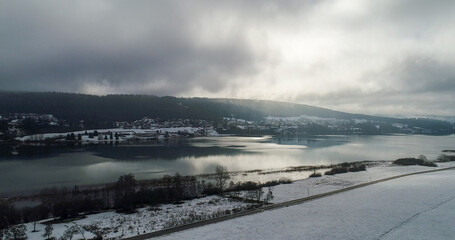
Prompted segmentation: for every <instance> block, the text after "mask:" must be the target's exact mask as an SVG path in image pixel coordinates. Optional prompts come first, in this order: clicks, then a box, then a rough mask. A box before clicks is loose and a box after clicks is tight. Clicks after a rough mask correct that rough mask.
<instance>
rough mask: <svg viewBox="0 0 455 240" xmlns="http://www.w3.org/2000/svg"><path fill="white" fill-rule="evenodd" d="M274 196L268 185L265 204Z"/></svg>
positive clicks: (271, 188)
mask: <svg viewBox="0 0 455 240" xmlns="http://www.w3.org/2000/svg"><path fill="white" fill-rule="evenodd" d="M273 198H274V196H273V187H269V189H268V192H267V194H266V195H265V199H264V202H265V204H269V203H270V201H272V200H273Z"/></svg>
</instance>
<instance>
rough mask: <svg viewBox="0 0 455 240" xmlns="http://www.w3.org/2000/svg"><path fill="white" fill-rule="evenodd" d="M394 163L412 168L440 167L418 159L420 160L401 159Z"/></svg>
mask: <svg viewBox="0 0 455 240" xmlns="http://www.w3.org/2000/svg"><path fill="white" fill-rule="evenodd" d="M393 163H394V164H396V165H401V166H412V165H419V166H427V167H437V166H438V165H436V164H435V163H434V162H430V161H425V160H423V159H418V158H399V159H397V160H395V161H393Z"/></svg>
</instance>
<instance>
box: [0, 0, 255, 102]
mask: <svg viewBox="0 0 455 240" xmlns="http://www.w3.org/2000/svg"><path fill="white" fill-rule="evenodd" d="M136 3H137V4H131V3H129V2H124V1H93V2H92V1H86V2H80V1H68V2H62V1H51V2H49V1H47V2H37V1H29V2H27V1H8V2H6V3H4V4H2V8H1V9H3V10H0V11H1V12H0V29H1V31H2V35H1V44H2V48H1V50H0V53H1V57H0V63H1V65H2V66H3V68H2V70H1V73H0V74H1V82H0V87H1V88H2V89H11V90H62V91H84V89H83V88H82V87H83V86H84V84H97V83H108V85H109V86H110V87H112V88H116V87H124V88H126V89H127V91H132V92H147V91H155V92H152V93H154V94H180V93H182V92H184V91H185V90H188V89H190V88H193V87H194V86H198V87H200V88H203V89H205V90H207V91H213V92H216V91H219V89H223V88H224V86H225V84H226V83H227V80H228V79H229V78H232V77H235V76H236V75H237V74H242V75H245V74H251V73H254V71H256V70H255V64H256V61H258V60H257V59H255V58H256V56H255V54H256V53H254V52H253V51H252V50H251V49H250V46H249V43H248V42H247V41H246V39H245V36H244V33H243V32H241V31H238V29H236V28H237V27H238V26H233V29H226V30H225V31H228V32H229V31H230V33H229V34H228V35H227V36H220V37H219V39H217V38H216V36H212V35H211V33H210V32H209V33H201V31H211V30H212V29H203V28H204V26H203V25H204V23H202V24H201V23H200V22H201V21H205V19H204V18H202V17H201V16H200V15H201V14H205V13H206V11H210V10H211V9H210V8H211V6H210V5H209V4H207V6H205V5H199V6H197V5H196V4H190V3H184V2H180V3H175V2H171V1H153V2H151V1H143V2H136ZM221 14H222V13H221ZM221 27H222V26H221ZM201 34H207V35H208V36H207V38H213V39H207V40H204V39H199V38H198V36H199V35H201ZM204 41H208V42H209V43H205V42H204ZM157 82H159V83H158V84H160V86H159V87H157V88H154V84H155V83H157ZM128 87H131V89H128ZM134 88H135V89H134Z"/></svg>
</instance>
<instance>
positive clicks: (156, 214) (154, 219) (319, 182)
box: [26, 162, 455, 239]
mask: <svg viewBox="0 0 455 240" xmlns="http://www.w3.org/2000/svg"><path fill="white" fill-rule="evenodd" d="M438 165H439V167H437V168H445V167H452V166H455V162H448V163H438ZM437 168H430V167H422V166H396V165H392V164H391V163H390V162H378V163H376V165H375V166H374V167H370V168H368V169H367V171H364V172H350V173H344V174H337V175H334V176H322V177H319V178H307V179H302V180H298V181H295V182H293V183H291V184H282V185H278V186H274V187H273V195H274V199H273V200H272V202H273V203H281V202H285V201H289V200H294V199H299V198H303V197H307V196H309V195H310V196H311V195H315V194H320V193H325V192H330V191H334V190H338V189H341V188H344V187H347V186H352V185H356V184H360V183H365V182H369V181H374V180H378V179H383V178H387V177H391V176H395V175H401V174H406V173H412V172H419V171H427V170H431V169H437ZM444 173H451V174H453V175H454V178H455V172H454V171H444ZM428 176H432V174H424V175H416V176H413V177H406V178H401V179H397V180H393V181H392V182H394V183H397V182H398V183H399V182H401V181H405V182H406V181H410V180H408V179H415V178H417V179H419V177H422V178H425V179H429V180H431V179H433V178H428ZM435 176H436V177H435V178H434V179H439V177H437V176H439V175H437V174H436V175H435ZM449 180H450V181H452V180H455V179H452V180H451V179H448V180H447V181H449ZM419 181H421V180H419ZM430 182H431V181H430ZM434 184H435V185H438V184H439V183H436V182H435V183H434ZM378 185H381V186H383V185H382V183H381V184H378ZM410 185H412V186H418V185H416V184H414V183H413V181H411V182H410ZM426 185H427V184H423V185H422V186H426ZM388 186H389V185H388ZM390 186H392V187H390ZM390 186H389V187H388V188H390V189H392V190H393V189H396V188H395V187H393V186H394V184H392V185H390ZM371 187H375V188H377V185H373V186H371ZM438 187H439V186H438ZM365 189H370V186H369V187H366V188H365ZM425 189H426V188H422V189H421V190H419V191H421V192H425V191H424V190H425ZM442 190H443V189H441V191H442ZM263 191H264V195H265V194H266V193H267V191H268V189H267V188H264V189H263ZM354 191H357V190H353V191H349V192H347V193H343V196H346V195H349V193H350V192H354ZM382 192H383V194H389V193H387V192H386V191H385V190H382ZM452 193H453V194H454V195H455V191H452ZM390 194H391V195H393V194H398V195H399V192H391V193H390ZM336 196H338V195H336ZM336 196H333V197H329V198H330V199H331V198H335V197H336ZM438 196H439V195H438ZM359 197H360V198H363V197H362V196H359ZM329 198H327V199H329ZM337 198H339V197H337ZM322 200H324V201H326V200H325V199H320V200H316V201H314V202H312V203H305V204H303V205H301V206H307V204H315V203H317V202H319V201H322ZM339 201H341V202H349V201H351V200H346V199H344V198H341V199H339ZM357 201H360V200H357ZM365 201H370V199H365ZM371 201H372V203H371V204H372V206H370V207H371V208H373V209H374V208H375V206H374V204H375V201H374V199H371ZM400 201H401V200H400ZM342 204H343V203H340V205H338V206H337V207H339V208H340V209H332V210H333V211H334V213H337V214H335V215H338V213H340V214H342V211H346V208H348V209H349V208H350V206H348V205H347V206H343V205H342ZM365 204H366V203H362V204H361V205H365ZM354 206H355V205H354ZM380 206H382V205H378V207H380ZM400 206H401V205H400ZM248 207H250V204H247V203H243V202H239V201H235V200H230V199H229V198H223V197H219V196H210V197H204V198H200V199H194V200H191V201H185V202H184V203H182V204H180V205H172V204H168V205H161V206H159V207H158V208H155V209H154V208H141V209H139V210H138V212H137V213H135V214H118V213H115V212H112V211H111V212H105V213H100V214H94V215H89V216H88V217H87V218H85V219H82V220H78V221H75V222H74V223H76V224H78V225H81V226H82V225H90V224H97V225H98V226H99V227H101V228H105V229H106V230H107V234H106V235H105V237H107V238H113V237H122V236H123V237H128V236H135V235H138V234H143V233H149V232H153V231H158V230H161V229H165V228H170V227H173V226H176V225H181V224H184V223H189V222H194V221H198V220H204V219H207V218H213V217H217V216H221V215H223V214H225V213H226V211H227V212H232V211H233V210H234V209H237V211H238V210H243V209H246V208H248ZM293 208H295V207H293ZM313 208H325V207H324V206H320V207H319V206H316V205H315V206H313ZM305 209H307V210H305V211H310V212H311V213H313V212H312V211H315V209H311V208H306V207H305ZM279 211H282V210H275V211H272V212H275V213H278V216H280V217H282V218H283V219H281V221H282V222H281V224H282V225H283V226H281V225H280V226H281V227H282V228H284V229H287V222H288V221H287V220H286V219H284V217H285V216H286V214H287V213H286V214H284V213H283V214H284V215H283V214H282V213H281V212H279ZM299 211H300V210H299ZM302 211H303V210H302ZM321 211H322V212H324V211H328V210H323V209H321ZM375 211H376V210H375ZM366 212H367V213H368V212H369V210H366ZM264 214H265V213H264ZM324 214H329V212H324ZM359 214H360V213H359ZM259 215H262V213H261V214H259ZM316 215H317V216H319V214H316ZM454 215H455V214H454ZM254 216H256V215H254ZM302 216H311V218H308V217H302ZM317 216H315V215H314V213H313V214H310V215H308V214H306V213H305V214H302V215H300V217H302V218H304V219H307V220H308V219H311V222H313V220H314V219H317ZM251 217H253V216H249V217H248V218H251ZM325 217H326V218H324V219H319V220H320V221H322V222H321V224H322V225H323V226H324V225H327V224H328V225H329V226H332V225H331V223H330V222H327V221H328V217H327V216H325ZM339 217H341V216H339ZM347 217H349V215H348V216H347ZM242 219H243V218H242ZM261 219H262V218H260V219H255V220H254V221H258V222H259V223H260V224H265V225H263V227H271V226H268V225H266V224H269V223H265V222H264V223H263V222H261V221H260V220H261ZM266 219H268V218H267V217H265V218H264V220H266ZM290 219H291V220H292V217H291V218H290ZM354 220H356V219H354ZM236 221H240V220H231V221H229V222H234V223H236ZM254 221H253V220H251V222H254ZM267 221H268V220H267ZM292 221H295V220H292ZM454 222H455V220H454ZM220 224H224V223H220ZM270 224H272V223H270ZM273 224H276V222H273ZM314 224H316V222H315V223H314ZM26 225H27V229H28V231H27V234H28V237H29V239H42V237H41V234H42V232H43V230H44V225H42V224H38V225H37V229H38V230H40V231H39V232H37V233H32V232H30V231H31V230H32V229H33V224H32V223H28V224H26ZM65 225H66V226H71V225H73V223H65V224H54V225H53V227H54V228H55V230H54V234H53V236H55V237H57V238H59V237H60V236H62V235H63V232H64V231H65V229H66V227H65ZM217 225H219V224H217ZM240 225H241V224H240ZM228 226H230V225H228ZM259 226H261V225H259ZM207 227H209V226H207ZM226 227H227V226H226ZM238 227H239V229H245V231H246V233H245V234H246V235H245V234H243V235H238V238H240V239H256V238H258V237H260V236H259V235H255V234H259V233H260V232H259V231H258V230H254V231H253V232H252V233H248V231H247V229H248V228H242V227H240V226H238ZM205 228H206V227H203V228H201V229H205ZM249 228H251V229H256V227H255V226H253V225H251V226H249ZM216 229H217V231H216V232H214V233H213V234H215V235H210V234H207V235H206V238H204V239H216V238H226V236H229V237H227V238H230V239H237V237H234V236H237V235H232V236H233V237H232V238H231V237H230V236H231V234H232V232H229V231H228V232H227V233H226V232H223V231H221V230H219V229H218V228H216ZM326 230H327V231H329V229H326ZM191 231H195V230H191ZM204 231H205V230H204ZM219 231H221V232H219ZM239 231H240V230H239ZM250 231H251V230H250ZM280 231H281V230H280ZM209 232H211V231H209ZM235 232H236V231H235ZM179 234H180V233H179ZM179 234H177V235H170V236H169V237H170V238H171V239H179V238H181V239H187V235H186V234H189V235H190V236H192V233H185V232H183V233H181V234H184V235H179ZM223 234H226V235H223ZM250 234H252V235H250ZM291 234H292V233H291ZM295 234H297V235H295V236H291V235H284V236H286V237H284V239H289V238H290V239H301V237H298V236H301V235H299V234H301V233H300V232H296V233H295ZM321 234H322V233H321ZM202 235H204V234H202V233H201V235H195V236H202ZM87 236H88V237H90V236H91V235H90V234H89V233H87V234H86V237H87ZM212 236H213V237H212ZM302 236H303V235H302ZM312 236H313V237H312V238H311V237H310V238H308V239H313V238H322V239H326V237H325V236H328V237H327V238H328V239H335V238H332V237H330V235H312ZM317 236H321V237H317ZM375 236H376V235H375ZM267 238H269V237H268V236H267ZM349 238H350V237H349V236H347V239H349ZM194 239H198V238H197V237H195V238H194ZM269 239H272V238H269ZM338 239H340V238H338ZM341 239H346V238H343V237H342V238H341ZM354 239H357V238H354Z"/></svg>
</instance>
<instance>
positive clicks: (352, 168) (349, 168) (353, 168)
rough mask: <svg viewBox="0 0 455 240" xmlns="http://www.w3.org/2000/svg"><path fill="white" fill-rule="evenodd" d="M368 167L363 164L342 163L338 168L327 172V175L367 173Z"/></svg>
mask: <svg viewBox="0 0 455 240" xmlns="http://www.w3.org/2000/svg"><path fill="white" fill-rule="evenodd" d="M366 170H367V166H366V165H365V164H363V163H347V162H344V163H341V164H339V165H338V166H336V167H334V168H332V169H331V170H329V171H327V172H325V173H324V174H325V175H335V174H339V173H347V172H360V171H366Z"/></svg>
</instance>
